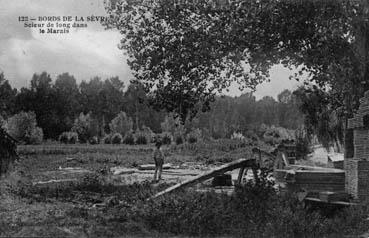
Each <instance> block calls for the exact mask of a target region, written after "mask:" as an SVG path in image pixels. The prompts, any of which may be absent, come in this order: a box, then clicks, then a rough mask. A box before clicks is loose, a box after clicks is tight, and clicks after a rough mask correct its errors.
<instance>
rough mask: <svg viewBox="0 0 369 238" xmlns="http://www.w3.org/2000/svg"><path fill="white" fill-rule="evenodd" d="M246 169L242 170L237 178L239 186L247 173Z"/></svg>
mask: <svg viewBox="0 0 369 238" xmlns="http://www.w3.org/2000/svg"><path fill="white" fill-rule="evenodd" d="M245 169H246V168H245V167H242V168H240V171H239V172H238V178H237V184H238V185H239V184H241V183H242V177H243V175H244V173H245Z"/></svg>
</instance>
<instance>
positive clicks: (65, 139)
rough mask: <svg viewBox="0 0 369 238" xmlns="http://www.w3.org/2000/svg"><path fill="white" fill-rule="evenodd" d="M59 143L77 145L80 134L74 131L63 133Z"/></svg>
mask: <svg viewBox="0 0 369 238" xmlns="http://www.w3.org/2000/svg"><path fill="white" fill-rule="evenodd" d="M59 142H60V143H64V144H76V143H77V142H78V134H77V133H76V132H72V131H67V132H63V133H62V134H61V135H60V136H59Z"/></svg>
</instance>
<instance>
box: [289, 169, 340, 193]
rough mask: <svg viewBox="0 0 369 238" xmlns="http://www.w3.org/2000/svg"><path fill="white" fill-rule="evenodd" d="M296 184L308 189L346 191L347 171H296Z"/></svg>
mask: <svg viewBox="0 0 369 238" xmlns="http://www.w3.org/2000/svg"><path fill="white" fill-rule="evenodd" d="M294 185H295V186H297V187H301V188H303V189H305V190H307V191H332V192H335V191H345V172H344V171H343V170H342V171H330V170H327V171H309V170H303V171H295V181H294Z"/></svg>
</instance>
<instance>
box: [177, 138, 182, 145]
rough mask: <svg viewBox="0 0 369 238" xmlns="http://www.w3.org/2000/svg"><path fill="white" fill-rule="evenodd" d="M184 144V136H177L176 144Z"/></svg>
mask: <svg viewBox="0 0 369 238" xmlns="http://www.w3.org/2000/svg"><path fill="white" fill-rule="evenodd" d="M180 144H183V137H182V136H176V145H180Z"/></svg>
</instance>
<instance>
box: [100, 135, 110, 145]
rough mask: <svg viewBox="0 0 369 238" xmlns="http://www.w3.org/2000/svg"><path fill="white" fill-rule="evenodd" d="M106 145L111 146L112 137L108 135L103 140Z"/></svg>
mask: <svg viewBox="0 0 369 238" xmlns="http://www.w3.org/2000/svg"><path fill="white" fill-rule="evenodd" d="M102 141H103V143H104V144H111V135H110V134H108V135H106V136H105V137H104V138H103V139H102Z"/></svg>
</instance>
